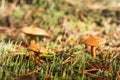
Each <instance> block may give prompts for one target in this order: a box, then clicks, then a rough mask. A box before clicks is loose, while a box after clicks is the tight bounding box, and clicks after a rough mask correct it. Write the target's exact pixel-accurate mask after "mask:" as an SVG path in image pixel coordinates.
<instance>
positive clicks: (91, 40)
mask: <svg viewBox="0 0 120 80" xmlns="http://www.w3.org/2000/svg"><path fill="white" fill-rule="evenodd" d="M105 42H106V40H105V39H104V38H100V37H88V38H87V39H86V40H85V41H84V43H85V44H86V45H89V46H100V45H102V44H104V43H105Z"/></svg>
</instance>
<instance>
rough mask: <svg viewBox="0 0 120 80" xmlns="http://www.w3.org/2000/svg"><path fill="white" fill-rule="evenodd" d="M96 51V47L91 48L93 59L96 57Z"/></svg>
mask: <svg viewBox="0 0 120 80" xmlns="http://www.w3.org/2000/svg"><path fill="white" fill-rule="evenodd" d="M95 49H96V48H95V47H94V46H91V53H92V56H93V58H95V57H96V53H95Z"/></svg>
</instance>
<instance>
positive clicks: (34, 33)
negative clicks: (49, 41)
mask: <svg viewBox="0 0 120 80" xmlns="http://www.w3.org/2000/svg"><path fill="white" fill-rule="evenodd" d="M22 32H23V33H25V34H26V35H28V36H29V37H30V40H31V41H30V49H31V50H33V51H36V52H42V51H41V50H43V49H44V48H43V47H39V46H37V45H36V43H35V37H39V36H44V37H49V34H48V33H47V32H46V31H45V30H44V29H42V28H38V27H36V26H34V25H31V26H30V27H23V28H22ZM105 42H106V40H105V39H103V38H100V37H93V36H92V37H88V38H84V41H83V43H84V44H85V45H86V46H91V54H92V56H93V57H94V58H95V57H96V52H95V50H96V47H98V46H100V45H102V44H104V43H105ZM32 46H34V47H35V46H36V47H35V48H36V49H35V48H34V47H32ZM41 48H42V49H41ZM45 51H46V50H45V49H44V52H45ZM45 53H47V51H46V52H45Z"/></svg>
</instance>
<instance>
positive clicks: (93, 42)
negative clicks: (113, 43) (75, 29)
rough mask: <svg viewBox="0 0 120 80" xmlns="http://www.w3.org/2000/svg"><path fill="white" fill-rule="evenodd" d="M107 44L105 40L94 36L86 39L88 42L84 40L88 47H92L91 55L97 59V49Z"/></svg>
mask: <svg viewBox="0 0 120 80" xmlns="http://www.w3.org/2000/svg"><path fill="white" fill-rule="evenodd" d="M105 42H106V40H105V39H103V38H100V37H93V36H92V37H88V38H86V40H84V43H85V44H86V45H88V46H91V53H92V56H93V57H94V58H95V57H96V53H95V50H96V47H97V46H100V45H102V44H104V43H105Z"/></svg>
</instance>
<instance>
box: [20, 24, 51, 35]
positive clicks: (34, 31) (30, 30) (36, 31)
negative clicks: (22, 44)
mask: <svg viewBox="0 0 120 80" xmlns="http://www.w3.org/2000/svg"><path fill="white" fill-rule="evenodd" d="M22 32H23V33H25V34H28V35H34V36H46V37H49V34H48V33H47V32H46V31H45V30H44V29H42V28H39V27H36V26H33V25H32V26H30V27H23V28H22Z"/></svg>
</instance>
